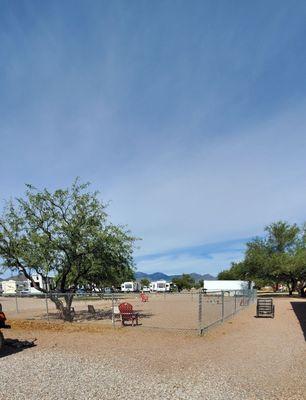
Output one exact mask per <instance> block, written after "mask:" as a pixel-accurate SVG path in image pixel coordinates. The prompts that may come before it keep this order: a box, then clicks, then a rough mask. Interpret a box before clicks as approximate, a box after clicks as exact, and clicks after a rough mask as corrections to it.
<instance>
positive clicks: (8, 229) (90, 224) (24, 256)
mask: <svg viewBox="0 0 306 400" xmlns="http://www.w3.org/2000/svg"><path fill="white" fill-rule="evenodd" d="M88 187H89V184H88V183H87V184H81V183H79V181H78V179H77V180H76V181H75V182H74V183H73V185H72V186H71V188H68V189H59V190H55V191H54V192H50V191H48V190H47V189H44V190H42V191H39V190H37V189H35V188H34V187H33V186H31V185H27V190H26V194H25V197H24V198H18V199H17V202H16V203H15V204H14V203H13V202H12V201H10V202H8V204H7V206H6V207H5V209H4V212H3V215H2V217H1V218H0V258H1V260H2V265H3V266H5V267H6V268H10V269H15V270H18V271H19V272H22V273H24V275H25V276H26V277H27V278H28V279H30V281H31V282H32V283H33V286H34V287H35V288H36V289H38V290H40V291H41V292H44V291H46V289H45V288H44V287H41V286H39V285H38V284H37V283H36V282H35V281H34V280H33V278H32V275H33V273H38V274H40V275H41V276H42V277H43V278H46V277H47V276H50V275H51V276H54V277H55V290H56V291H58V292H62V293H64V292H70V293H73V292H75V291H76V289H77V288H78V286H79V285H81V284H82V285H84V284H91V285H92V284H94V285H97V286H101V285H102V286H103V285H118V284H119V283H121V281H122V280H125V279H126V278H132V277H133V257H132V253H133V243H134V241H135V238H134V237H133V236H131V234H130V232H129V231H128V230H126V228H125V227H122V226H115V225H113V224H111V223H110V222H109V221H108V216H107V214H106V212H105V209H106V205H105V204H104V203H103V202H101V201H100V200H99V198H98V193H97V192H93V193H92V192H89V191H88Z"/></svg>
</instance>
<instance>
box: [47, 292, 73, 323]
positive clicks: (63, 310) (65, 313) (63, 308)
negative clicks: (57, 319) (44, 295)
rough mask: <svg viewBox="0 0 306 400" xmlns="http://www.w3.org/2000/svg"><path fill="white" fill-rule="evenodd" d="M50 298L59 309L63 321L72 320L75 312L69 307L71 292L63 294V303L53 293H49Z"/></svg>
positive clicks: (71, 298) (71, 297)
mask: <svg viewBox="0 0 306 400" xmlns="http://www.w3.org/2000/svg"><path fill="white" fill-rule="evenodd" d="M50 299H51V301H53V303H54V304H55V306H56V309H57V310H59V311H60V315H61V318H62V319H63V320H64V321H67V322H72V321H73V318H74V314H75V313H74V309H73V308H72V307H71V304H72V300H73V293H66V294H65V295H64V301H65V304H64V302H63V300H61V299H60V298H59V297H58V296H57V294H55V293H51V294H50Z"/></svg>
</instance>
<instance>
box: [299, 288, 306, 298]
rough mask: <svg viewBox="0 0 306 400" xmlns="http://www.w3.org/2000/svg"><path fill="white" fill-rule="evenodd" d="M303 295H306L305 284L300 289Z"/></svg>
mask: <svg viewBox="0 0 306 400" xmlns="http://www.w3.org/2000/svg"><path fill="white" fill-rule="evenodd" d="M300 295H301V297H306V286H303V287H302V288H301V291H300Z"/></svg>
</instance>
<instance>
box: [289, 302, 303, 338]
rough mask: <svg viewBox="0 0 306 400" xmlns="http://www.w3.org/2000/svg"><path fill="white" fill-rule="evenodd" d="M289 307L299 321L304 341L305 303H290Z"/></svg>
mask: <svg viewBox="0 0 306 400" xmlns="http://www.w3.org/2000/svg"><path fill="white" fill-rule="evenodd" d="M291 305H292V309H293V311H294V312H295V315H296V316H297V319H298V320H299V323H300V325H301V328H302V331H303V333H304V338H305V341H306V301H291Z"/></svg>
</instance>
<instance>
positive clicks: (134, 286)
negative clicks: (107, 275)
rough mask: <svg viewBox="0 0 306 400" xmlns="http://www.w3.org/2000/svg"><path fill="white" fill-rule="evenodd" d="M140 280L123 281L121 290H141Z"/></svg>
mask: <svg viewBox="0 0 306 400" xmlns="http://www.w3.org/2000/svg"><path fill="white" fill-rule="evenodd" d="M139 290H140V283H139V282H132V281H131V282H123V283H122V285H121V292H139Z"/></svg>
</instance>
